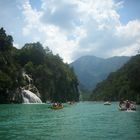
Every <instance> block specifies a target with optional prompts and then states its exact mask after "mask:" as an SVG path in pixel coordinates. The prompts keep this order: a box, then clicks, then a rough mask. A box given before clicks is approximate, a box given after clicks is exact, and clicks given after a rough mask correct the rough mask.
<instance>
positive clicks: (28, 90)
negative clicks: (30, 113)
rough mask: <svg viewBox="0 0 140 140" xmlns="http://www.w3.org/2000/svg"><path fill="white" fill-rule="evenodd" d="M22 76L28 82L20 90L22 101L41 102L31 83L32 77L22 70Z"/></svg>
mask: <svg viewBox="0 0 140 140" xmlns="http://www.w3.org/2000/svg"><path fill="white" fill-rule="evenodd" d="M23 77H24V79H25V80H26V81H27V82H28V85H26V86H25V87H23V88H22V90H21V95H22V100H23V103H27V104H28V103H42V101H41V99H40V98H39V97H40V94H39V91H38V89H37V88H36V87H35V86H34V85H33V84H32V81H33V80H32V78H31V77H30V76H29V75H28V74H26V73H25V72H23ZM33 92H35V93H36V94H35V93H33ZM38 96H39V97H38Z"/></svg>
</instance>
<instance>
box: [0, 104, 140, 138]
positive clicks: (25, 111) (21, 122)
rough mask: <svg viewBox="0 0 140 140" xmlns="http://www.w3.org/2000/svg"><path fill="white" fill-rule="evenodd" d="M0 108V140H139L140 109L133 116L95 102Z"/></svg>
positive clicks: (19, 105)
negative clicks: (51, 106) (53, 107)
mask: <svg viewBox="0 0 140 140" xmlns="http://www.w3.org/2000/svg"><path fill="white" fill-rule="evenodd" d="M48 106H49V105H48V104H10V105H0V140H140V106H137V111H136V112H123V111H119V110H118V108H117V107H118V103H116V102H114V103H112V104H111V105H110V106H107V105H103V103H101V102H100V103H99V102H79V103H75V104H73V105H67V104H65V107H64V108H63V109H61V110H52V109H50V108H48Z"/></svg>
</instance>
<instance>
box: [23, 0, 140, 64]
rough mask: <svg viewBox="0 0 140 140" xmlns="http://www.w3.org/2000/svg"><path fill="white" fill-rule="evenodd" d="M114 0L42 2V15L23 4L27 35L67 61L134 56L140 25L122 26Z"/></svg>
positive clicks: (55, 0)
mask: <svg viewBox="0 0 140 140" xmlns="http://www.w3.org/2000/svg"><path fill="white" fill-rule="evenodd" d="M122 7H123V2H119V3H115V2H114V1H113V0H98V1H97V0H71V1H67V0H60V1H58V0H49V1H47V0H42V8H41V9H40V11H37V10H35V9H33V8H32V7H31V5H30V3H29V1H28V0H25V1H24V2H23V12H22V13H23V16H24V17H25V20H24V23H25V26H24V27H23V35H24V36H25V37H28V38H30V39H31V40H32V41H41V42H42V43H43V45H45V46H49V47H50V49H52V51H53V52H54V53H55V54H56V53H58V54H59V55H60V56H61V57H62V58H63V59H64V61H67V62H70V61H72V60H74V59H76V58H78V57H80V56H82V55H88V54H90V55H97V56H101V57H109V56H112V55H131V54H134V52H135V50H137V49H138V48H139V40H140V21H139V20H134V21H130V22H128V23H127V24H126V25H122V24H121V22H120V20H119V18H120V15H119V14H118V12H117V10H118V9H119V8H122Z"/></svg>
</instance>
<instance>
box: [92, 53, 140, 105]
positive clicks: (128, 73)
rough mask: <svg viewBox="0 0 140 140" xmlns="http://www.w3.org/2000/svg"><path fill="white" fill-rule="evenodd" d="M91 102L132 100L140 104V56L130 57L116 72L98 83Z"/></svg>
mask: <svg viewBox="0 0 140 140" xmlns="http://www.w3.org/2000/svg"><path fill="white" fill-rule="evenodd" d="M90 99H91V100H111V101H118V100H121V99H123V100H126V99H129V100H133V101H137V102H138V103H140V55H136V56H134V57H132V58H131V59H130V60H129V62H127V63H126V64H125V65H124V66H123V67H122V68H120V69H119V70H118V71H117V72H114V73H111V74H110V75H109V76H108V78H107V79H106V80H104V81H103V82H101V83H99V84H98V85H97V86H96V88H95V90H93V93H92V95H91V97H90Z"/></svg>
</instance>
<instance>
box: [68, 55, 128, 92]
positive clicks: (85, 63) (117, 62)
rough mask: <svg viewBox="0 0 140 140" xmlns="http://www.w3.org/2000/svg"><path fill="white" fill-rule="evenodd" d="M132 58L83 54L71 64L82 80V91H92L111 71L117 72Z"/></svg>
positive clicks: (80, 80)
mask: <svg viewBox="0 0 140 140" xmlns="http://www.w3.org/2000/svg"><path fill="white" fill-rule="evenodd" d="M129 59H130V58H129V57H126V56H118V57H117V56H116V57H111V58H107V59H104V58H99V57H96V56H83V57H81V58H79V59H77V60H76V61H74V62H73V63H71V64H70V66H71V67H73V68H74V71H75V73H76V75H77V78H78V80H79V82H80V89H81V90H82V91H92V90H93V88H95V87H96V85H97V83H99V82H101V81H103V80H105V79H106V78H107V76H108V75H109V74H110V73H111V72H115V71H116V70H118V69H119V68H120V67H121V66H123V65H124V64H125V63H126V62H127V61H128V60H129Z"/></svg>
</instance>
